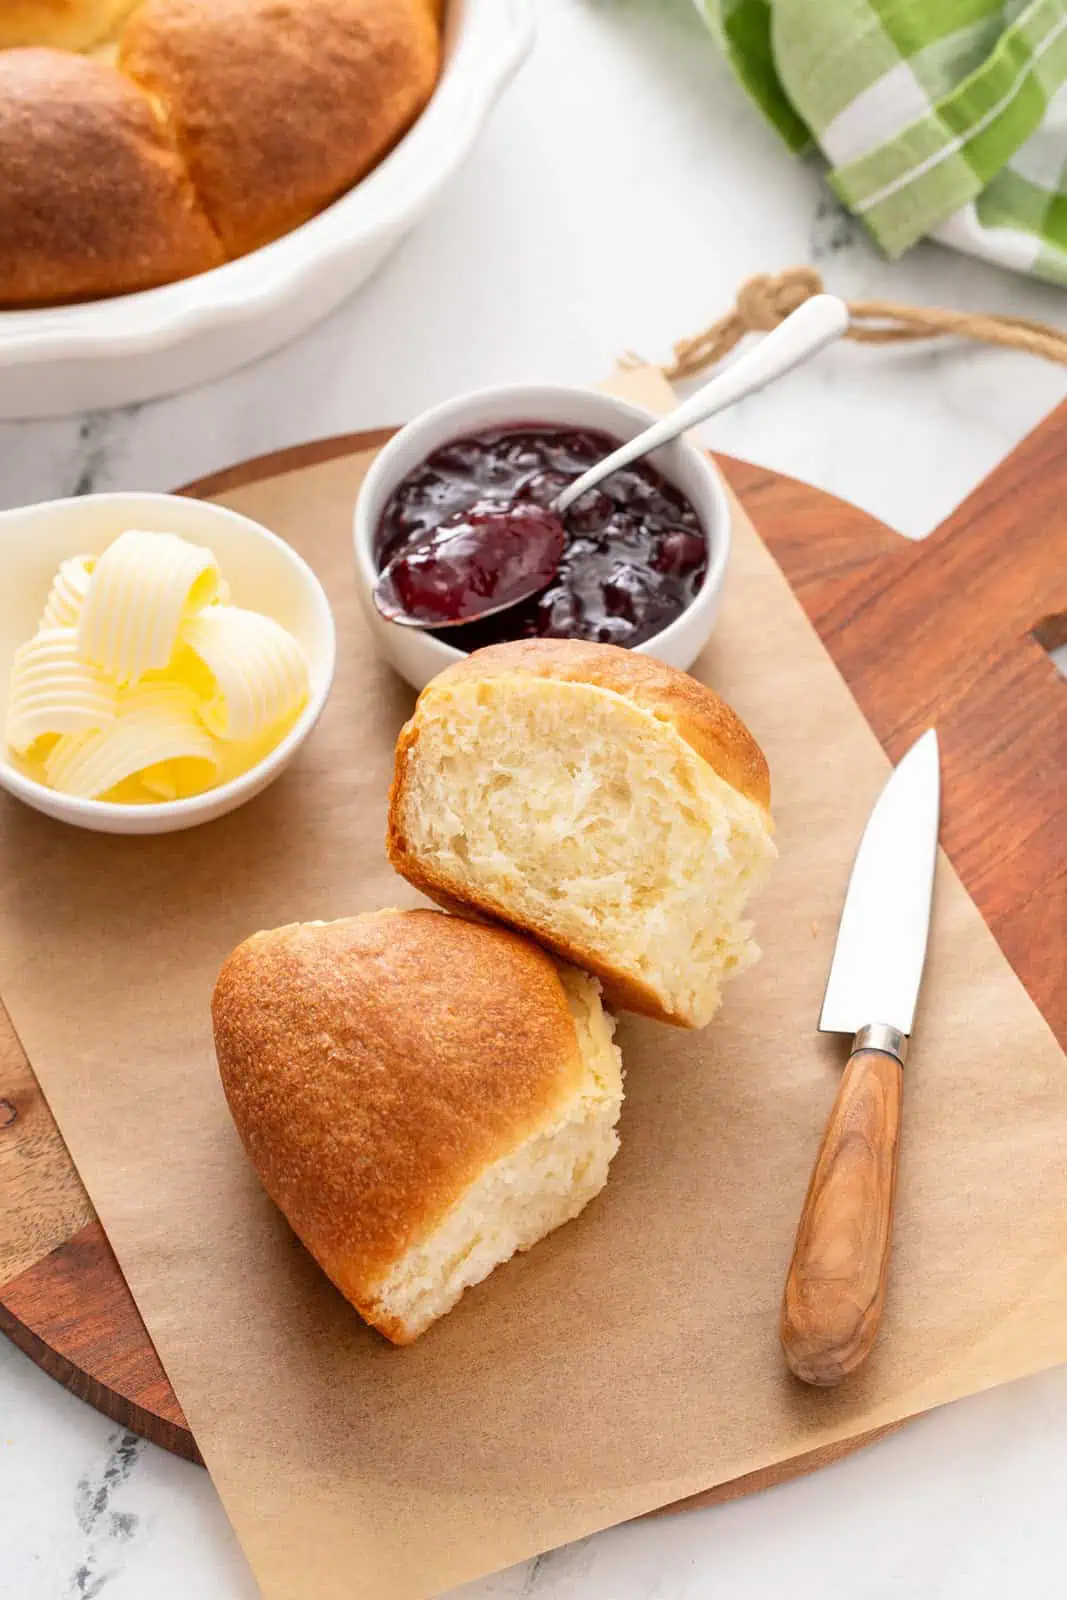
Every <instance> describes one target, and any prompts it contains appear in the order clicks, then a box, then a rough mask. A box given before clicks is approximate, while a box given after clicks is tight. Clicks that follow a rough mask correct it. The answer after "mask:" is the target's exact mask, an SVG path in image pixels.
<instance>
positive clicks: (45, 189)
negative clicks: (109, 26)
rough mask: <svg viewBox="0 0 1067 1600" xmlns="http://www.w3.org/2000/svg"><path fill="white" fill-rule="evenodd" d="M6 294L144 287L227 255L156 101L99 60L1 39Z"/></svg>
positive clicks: (1, 275)
mask: <svg viewBox="0 0 1067 1600" xmlns="http://www.w3.org/2000/svg"><path fill="white" fill-rule="evenodd" d="M0 240H3V247H2V249H0V304H5V305H8V306H20V305H31V304H40V303H41V302H42V301H49V300H51V301H57V300H83V299H85V300H88V299H91V298H93V297H94V296H98V295H108V294H123V293H127V292H129V291H131V290H135V289H148V288H152V287H154V286H155V285H156V284H160V283H166V282H169V281H171V280H172V279H176V278H185V277H189V276H190V275H191V274H193V273H196V272H205V271H207V269H208V268H209V267H215V266H218V265H219V264H220V263H221V262H222V261H223V260H224V255H223V251H222V247H221V245H220V244H219V241H218V239H217V238H216V236H215V234H214V232H213V230H212V228H211V226H210V224H209V222H208V220H207V218H206V217H205V215H204V213H203V211H202V210H201V209H200V207H199V205H198V204H197V200H196V196H195V194H194V192H193V189H192V186H191V184H190V183H189V179H188V177H187V175H186V171H185V167H184V164H183V163H182V160H181V158H180V156H179V154H178V151H177V149H176V147H175V145H174V142H173V140H172V138H171V137H170V135H169V134H168V132H167V130H166V128H165V127H164V126H163V125H162V124H161V123H160V122H159V120H158V118H157V117H156V116H155V114H154V111H153V108H152V105H151V102H150V101H149V100H148V99H147V98H146V97H145V96H144V95H143V94H142V93H141V92H140V91H139V90H138V89H137V88H135V86H134V85H133V84H131V83H130V82H129V80H128V79H126V78H124V77H123V76H122V75H121V74H120V73H118V72H116V71H115V69H114V68H113V67H110V66H107V65H106V64H105V63H104V62H102V61H94V60H92V59H90V58H89V57H86V56H78V55H72V54H69V53H68V52H66V51H63V50H47V49H39V50H38V49H26V50H4V51H0Z"/></svg>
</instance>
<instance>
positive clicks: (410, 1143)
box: [212, 911, 583, 1333]
mask: <svg viewBox="0 0 1067 1600" xmlns="http://www.w3.org/2000/svg"><path fill="white" fill-rule="evenodd" d="M212 1013H213V1018H214V1027H215V1048H216V1053H217V1056H218V1062H219V1071H220V1074H221V1077H222V1083H223V1088H224V1090H225V1093H226V1098H227V1100H228V1102H229V1105H230V1110H231V1112H232V1114H233V1118H234V1122H235V1124H236V1126H237V1129H238V1132H239V1133H240V1136H241V1139H242V1141H243V1142H244V1145H245V1149H246V1150H247V1152H248V1155H249V1158H250V1160H251V1162H252V1164H253V1166H254V1167H255V1169H256V1171H257V1172H258V1174H259V1177H260V1179H261V1181H262V1183H263V1186H264V1188H265V1189H266V1191H267V1193H268V1194H269V1195H270V1196H271V1198H272V1199H273V1200H274V1202H275V1203H276V1204H277V1205H278V1206H279V1207H280V1209H281V1210H282V1211H283V1212H284V1213H285V1215H286V1217H287V1218H288V1220H289V1222H290V1224H291V1226H292V1227H293V1229H294V1230H295V1232H296V1233H297V1234H298V1235H299V1237H300V1238H301V1240H302V1241H303V1243H304V1244H305V1245H306V1246H307V1248H308V1249H309V1250H310V1251H311V1253H312V1254H313V1255H314V1256H315V1257H316V1259H317V1260H318V1262H319V1264H320V1265H321V1266H322V1268H323V1269H324V1271H325V1272H326V1273H327V1274H328V1275H329V1276H330V1277H331V1278H332V1279H333V1281H334V1283H335V1284H336V1285H337V1286H338V1288H339V1289H340V1290H341V1292H342V1293H343V1294H344V1295H345V1296H346V1297H347V1298H348V1299H349V1300H351V1301H352V1303H353V1304H354V1305H355V1306H356V1308H357V1310H360V1311H361V1312H363V1313H364V1314H365V1315H366V1314H367V1313H368V1312H371V1311H373V1290H374V1288H375V1285H376V1284H377V1283H378V1282H379V1281H380V1280H381V1278H382V1276H383V1275H384V1273H385V1271H386V1270H387V1269H388V1267H389V1266H390V1265H391V1264H392V1263H393V1262H394V1261H395V1260H396V1259H397V1258H398V1257H399V1256H400V1255H402V1254H403V1253H404V1252H405V1251H406V1250H407V1249H408V1248H409V1247H410V1246H411V1244H412V1243H413V1242H415V1241H416V1240H418V1239H419V1238H421V1237H422V1236H423V1235H425V1234H426V1233H427V1232H428V1231H429V1230H430V1229H431V1228H433V1227H434V1226H435V1225H436V1223H437V1222H438V1221H440V1219H441V1218H442V1217H444V1215H445V1214H446V1213H447V1212H448V1211H449V1210H450V1208H451V1207H452V1206H453V1205H454V1204H455V1203H456V1202H457V1200H458V1199H459V1198H460V1197H461V1196H462V1194H463V1192H464V1190H465V1189H466V1188H467V1187H468V1185H469V1184H470V1183H471V1182H472V1181H473V1180H474V1178H475V1177H476V1176H477V1175H478V1174H479V1173H480V1172H481V1171H482V1170H483V1169H484V1168H485V1167H487V1166H488V1165H489V1164H490V1163H492V1162H493V1161H495V1160H497V1159H499V1158H500V1157H501V1156H502V1155H504V1154H506V1153H507V1152H508V1151H510V1150H512V1149H514V1148H515V1146H516V1145H517V1144H518V1143H519V1142H520V1141H521V1140H522V1139H524V1138H525V1137H526V1136H527V1135H528V1134H529V1133H531V1132H532V1131H534V1130H535V1129H536V1128H538V1127H539V1126H541V1125H543V1124H544V1123H545V1122H546V1121H549V1120H550V1119H551V1117H552V1115H553V1113H554V1112H555V1110H556V1108H557V1107H558V1106H559V1105H561V1103H562V1102H563V1101H564V1100H565V1099H566V1098H567V1096H568V1095H571V1094H573V1093H574V1090H575V1088H576V1086H577V1084H578V1082H579V1080H580V1078H581V1074H582V1071H583V1067H582V1060H581V1053H580V1049H579V1044H578V1038H577V1033H576V1030H575V1025H574V1021H573V1017H572V1015H571V1012H570V1010H569V1007H568V1004H567V999H566V995H565V992H564V989H563V986H562V984H561V982H560V979H559V975H558V972H557V970H556V968H555V966H554V964H553V962H552V961H551V960H550V959H549V957H548V956H546V955H544V954H543V952H542V951H540V950H539V949H538V948H537V947H536V946H535V945H533V944H531V943H530V942H529V941H527V940H525V939H522V938H520V937H519V936H518V935H517V934H513V933H510V932H507V931H505V930H503V929H498V928H488V927H483V926H481V925H480V924H477V923H473V922H467V921H463V920H461V919H459V918H455V917H447V916H445V915H444V914H443V913H441V912H439V911H382V912H373V913H369V914H367V915H364V916H359V917H351V918H346V919H345V920H343V921H340V922H333V923H326V924H322V923H304V924H295V925H293V926H291V927H287V928H277V929H274V930H273V931H271V932H267V933H259V934H256V935H255V936H254V937H253V938H251V939H249V940H247V941H246V942H245V943H244V944H242V945H240V946H239V947H238V948H237V949H236V950H235V951H234V952H233V954H232V955H231V956H230V957H229V959H228V960H227V962H226V963H225V965H224V966H223V969H222V972H221V973H220V975H219V979H218V983H217V984H216V988H215V994H214V999H213V1002H212ZM502 1061H505V1062H506V1063H507V1069H506V1071H502V1070H501V1062H502ZM375 1320H379V1325H380V1319H375ZM383 1331H385V1332H386V1333H388V1332H389V1329H387V1328H386V1329H383Z"/></svg>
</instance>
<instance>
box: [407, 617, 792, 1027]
mask: <svg viewBox="0 0 1067 1600" xmlns="http://www.w3.org/2000/svg"><path fill="white" fill-rule="evenodd" d="M769 805H770V781H769V777H768V772H767V763H766V761H765V759H764V757H763V753H762V751H761V750H760V748H759V746H758V744H757V743H756V741H755V739H753V737H752V735H751V734H750V733H749V731H748V729H747V728H746V727H745V726H744V724H743V723H742V721H741V720H740V718H739V717H738V716H736V715H735V713H734V712H733V711H731V709H730V708H729V706H727V705H726V704H725V703H724V702H723V701H722V700H720V699H719V697H718V696H717V695H715V694H714V693H713V692H712V691H711V690H710V689H707V688H705V687H704V686H703V685H702V684H699V683H697V682H696V681H695V680H694V679H693V678H691V677H689V676H688V674H686V673H684V672H679V671H677V670H675V669H674V668H673V667H668V666H664V665H663V664H662V663H661V662H658V661H656V660H654V659H653V658H652V657H650V656H645V655H639V654H637V653H636V652H634V651H630V650H623V649H619V648H617V647H615V646H613V645H600V644H585V643H579V642H577V641H573V640H557V639H535V640H523V641H520V642H516V643H513V644H501V645H493V646H491V647H490V648H488V649H485V650H479V651H475V652H474V653H473V654H472V655H470V656H468V657H467V658H466V659H465V660H464V661H462V662H458V663H456V664H455V665H454V666H452V667H449V668H448V669H447V670H446V671H444V672H442V673H441V674H439V676H438V677H437V678H435V679H434V680H433V681H432V682H431V683H430V684H428V685H427V687H426V688H425V689H424V690H423V692H422V694H421V695H420V696H419V699H418V703H417V705H416V707H415V712H414V715H413V716H412V718H411V720H410V721H409V722H408V723H407V725H406V726H405V727H404V729H403V730H402V732H401V735H400V739H399V741H398V744H397V750H396V771H395V777H394V781H393V788H392V794H391V800H390V810H389V827H388V838H387V848H388V852H389V858H390V860H391V861H392V863H393V866H394V867H395V868H396V869H397V871H398V872H400V873H402V874H403V876H404V877H405V878H407V879H408V880H409V882H411V883H413V884H414V885H415V886H416V887H417V888H419V889H421V890H423V891H424V892H425V893H426V894H428V895H429V896H430V897H431V898H432V899H434V900H437V901H438V902H439V903H440V904H443V905H445V906H447V907H450V908H453V909H461V910H463V911H466V912H467V913H473V914H475V915H479V916H483V917H488V918H491V919H494V920H496V921H499V922H503V923H507V924H509V925H510V926H511V927H513V928H516V929H519V930H520V931H522V932H525V933H527V934H529V935H531V936H532V937H533V938H535V939H536V940H538V941H539V942H540V943H541V944H543V945H545V946H547V948H548V949H550V950H552V951H554V952H555V953H556V954H557V955H558V956H560V957H562V958H563V959H565V960H567V961H570V962H573V963H575V965H577V966H579V967H584V968H585V969H587V970H588V971H589V972H592V973H595V974H596V976H597V977H598V978H600V980H601V981H602V983H603V985H604V991H605V997H606V999H607V1002H608V1003H609V1004H612V1005H617V1006H621V1007H623V1008H625V1009H628V1010H632V1011H638V1012H643V1013H644V1014H645V1015H647V1016H650V1017H655V1018H658V1019H659V1020H661V1021H665V1022H673V1023H678V1024H681V1025H682V1026H685V1027H690V1028H699V1027H702V1026H703V1025H704V1024H705V1023H707V1022H708V1021H710V1019H711V1017H712V1016H713V1015H714V1013H715V1011H716V1010H717V1008H718V1005H719V1000H720V990H721V985H722V982H723V979H724V978H726V977H727V976H729V974H731V973H732V972H736V971H739V970H740V969H742V968H743V967H745V966H747V965H748V964H749V963H750V962H751V961H752V960H753V959H755V957H756V955H757V953H758V952H757V950H756V947H755V945H754V943H753V941H752V938H751V934H750V929H749V925H748V923H747V922H746V920H745V916H744V913H745V908H746V904H747V901H748V899H749V895H750V894H751V892H752V890H753V888H754V887H755V886H756V884H757V883H758V882H759V880H760V877H761V876H762V874H763V871H764V869H765V868H766V866H767V864H768V863H769V861H770V860H771V858H772V857H773V856H774V854H775V850H774V844H773V841H772V823H771V817H770V812H769Z"/></svg>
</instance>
